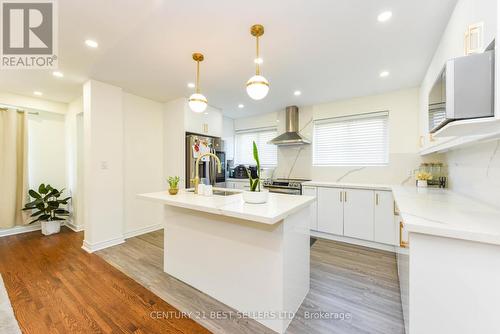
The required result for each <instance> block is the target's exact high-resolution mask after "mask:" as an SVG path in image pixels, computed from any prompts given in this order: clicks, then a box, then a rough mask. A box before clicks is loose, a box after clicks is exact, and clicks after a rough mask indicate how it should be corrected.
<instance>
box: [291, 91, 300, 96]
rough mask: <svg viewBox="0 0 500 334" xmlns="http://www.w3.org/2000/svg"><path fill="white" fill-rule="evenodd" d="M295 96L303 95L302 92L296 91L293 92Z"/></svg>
mask: <svg viewBox="0 0 500 334" xmlns="http://www.w3.org/2000/svg"><path fill="white" fill-rule="evenodd" d="M293 95H295V96H300V95H302V92H301V91H300V90H296V91H295V92H293Z"/></svg>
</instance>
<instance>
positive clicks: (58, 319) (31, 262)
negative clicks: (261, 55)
mask: <svg viewBox="0 0 500 334" xmlns="http://www.w3.org/2000/svg"><path fill="white" fill-rule="evenodd" d="M82 240H83V233H75V232H72V231H70V230H69V229H67V228H63V229H62V231H61V233H60V234H57V235H52V236H42V235H41V234H40V232H39V231H37V232H32V233H25V234H19V235H14V236H9V237H3V238H0V273H1V274H2V276H3V280H4V283H5V287H6V289H7V292H8V294H9V298H10V300H11V303H12V307H13V309H14V313H15V316H16V318H17V320H18V322H19V325H20V327H21V330H22V331H23V333H33V334H45V333H60V334H69V333H136V334H139V333H176V334H181V333H200V334H203V333H210V332H209V331H208V330H207V329H205V328H203V327H202V326H200V325H199V324H198V323H196V322H194V321H192V320H191V319H189V318H187V317H183V318H172V317H170V318H169V319H167V316H168V315H170V314H171V313H169V312H172V313H178V311H177V310H176V309H175V308H173V307H172V306H171V305H169V304H167V303H166V302H165V301H163V300H162V299H161V298H159V297H158V296H156V295H154V294H153V293H152V292H151V291H149V290H147V289H146V288H144V287H143V286H141V285H140V284H138V283H137V282H135V281H134V280H132V279H130V278H129V277H127V276H126V275H125V274H123V273H122V272H120V271H119V270H117V269H116V268H114V267H113V266H111V265H110V264H108V263H106V262H105V261H104V260H103V259H101V258H100V257H99V256H97V255H94V254H88V253H86V252H85V251H83V250H82V249H81V245H82ZM157 311H160V313H157ZM161 312H165V313H161ZM2 334H3V333H2ZM6 334H7V333H6Z"/></svg>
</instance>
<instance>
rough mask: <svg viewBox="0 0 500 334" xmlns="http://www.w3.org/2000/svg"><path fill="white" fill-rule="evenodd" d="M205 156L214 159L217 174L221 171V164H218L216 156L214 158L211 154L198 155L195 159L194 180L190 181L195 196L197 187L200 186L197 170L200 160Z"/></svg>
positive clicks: (198, 171) (198, 170)
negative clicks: (192, 184)
mask: <svg viewBox="0 0 500 334" xmlns="http://www.w3.org/2000/svg"><path fill="white" fill-rule="evenodd" d="M205 156H211V157H214V158H215V161H216V162H217V172H218V173H220V172H221V171H222V164H221V163H220V159H219V157H218V156H216V155H215V154H213V153H209V152H207V153H204V154H202V155H200V156H199V157H198V159H196V164H195V170H196V176H195V178H194V179H192V180H191V181H192V182H193V183H194V193H195V194H198V185H199V184H200V169H199V168H198V165H199V164H200V160H201V158H203V157H205Z"/></svg>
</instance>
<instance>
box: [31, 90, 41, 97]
mask: <svg viewBox="0 0 500 334" xmlns="http://www.w3.org/2000/svg"><path fill="white" fill-rule="evenodd" d="M33 95H36V96H42V95H43V93H42V92H40V91H38V90H35V91H34V92H33Z"/></svg>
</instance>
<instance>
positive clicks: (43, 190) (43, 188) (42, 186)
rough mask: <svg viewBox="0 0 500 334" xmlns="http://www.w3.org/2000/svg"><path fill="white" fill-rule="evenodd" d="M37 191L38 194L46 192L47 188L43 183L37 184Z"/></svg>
mask: <svg viewBox="0 0 500 334" xmlns="http://www.w3.org/2000/svg"><path fill="white" fill-rule="evenodd" d="M38 192H39V193H40V194H46V193H47V188H45V184H43V183H42V184H41V185H40V186H38Z"/></svg>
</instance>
